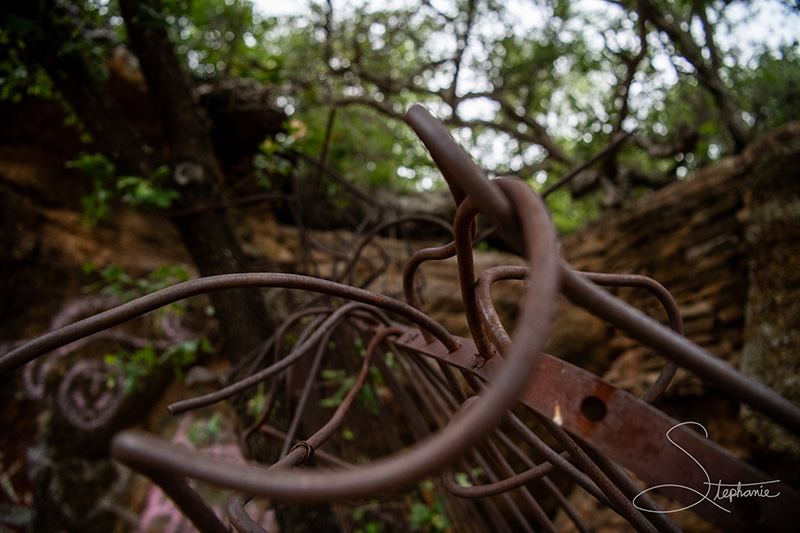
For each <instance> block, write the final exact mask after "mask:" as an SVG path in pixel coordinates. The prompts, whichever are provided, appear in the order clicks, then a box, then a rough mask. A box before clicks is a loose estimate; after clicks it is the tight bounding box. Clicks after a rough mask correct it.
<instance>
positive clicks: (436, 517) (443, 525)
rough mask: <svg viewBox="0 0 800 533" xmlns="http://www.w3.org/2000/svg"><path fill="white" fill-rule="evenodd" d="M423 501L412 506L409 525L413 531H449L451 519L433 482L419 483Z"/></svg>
mask: <svg viewBox="0 0 800 533" xmlns="http://www.w3.org/2000/svg"><path fill="white" fill-rule="evenodd" d="M419 489H420V492H421V493H422V498H423V501H424V502H425V503H423V502H416V503H414V504H413V505H412V506H411V512H410V515H409V525H410V526H411V530H412V531H429V532H438V531H449V530H450V520H449V519H448V517H447V511H446V510H445V508H444V504H443V503H442V500H441V498H439V497H438V496H437V494H436V490H435V487H434V484H433V482H431V481H423V482H422V483H420V485H419Z"/></svg>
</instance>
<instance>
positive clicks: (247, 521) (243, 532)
mask: <svg viewBox="0 0 800 533" xmlns="http://www.w3.org/2000/svg"><path fill="white" fill-rule="evenodd" d="M252 499H253V497H252V496H250V495H246V494H242V493H241V492H234V493H233V494H231V497H230V498H228V505H227V506H226V507H225V512H226V513H227V515H228V522H230V523H231V526H232V527H233V528H234V529H235V530H236V531H238V532H239V533H268V532H267V530H265V529H264V528H263V527H261V525H259V524H258V523H257V522H256V521H255V520H253V519H252V518H251V517H250V515H249V514H247V511H246V510H245V508H244V506H245V505H247V504H248V502H250V500H252Z"/></svg>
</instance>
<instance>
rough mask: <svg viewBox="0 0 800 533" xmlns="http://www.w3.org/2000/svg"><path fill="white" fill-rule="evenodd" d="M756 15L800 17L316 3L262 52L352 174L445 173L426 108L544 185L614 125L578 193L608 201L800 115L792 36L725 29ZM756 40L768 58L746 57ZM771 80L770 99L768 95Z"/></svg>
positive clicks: (270, 34) (689, 10)
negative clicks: (412, 127) (766, 37)
mask: <svg viewBox="0 0 800 533" xmlns="http://www.w3.org/2000/svg"><path fill="white" fill-rule="evenodd" d="M332 6H333V7H332ZM759 9H761V10H766V9H777V10H778V11H779V12H780V13H782V14H783V15H784V16H786V17H791V18H793V19H796V18H797V15H796V13H792V12H791V11H790V10H788V8H786V7H785V6H781V5H778V6H777V7H776V3H775V2H762V3H760V4H754V5H752V6H751V5H749V4H745V3H742V2H724V3H721V2H670V3H664V2H661V3H656V2H649V1H646V2H639V3H635V2H629V1H607V2H600V1H595V2H569V1H564V0H562V1H558V2H555V1H534V0H531V1H527V2H522V3H519V6H516V4H512V3H504V2H495V1H492V0H473V1H455V0H454V1H450V2H440V3H435V4H434V3H430V2H425V1H408V2H403V3H400V4H391V5H390V7H386V8H381V9H375V8H374V7H371V6H370V5H369V4H355V5H353V4H350V5H348V6H339V4H327V5H320V4H311V5H310V6H309V9H308V12H307V13H308V14H305V15H297V16H292V17H285V18H281V19H273V20H276V21H277V20H279V21H280V23H276V24H273V25H271V26H269V27H268V30H267V33H265V39H264V41H263V42H262V43H259V45H260V46H261V47H262V48H263V50H264V51H265V53H266V54H267V55H270V56H275V55H279V54H282V61H281V62H280V63H279V64H275V66H276V68H278V69H279V75H278V76H277V79H279V80H281V85H280V87H281V89H282V90H283V92H284V95H283V97H282V99H279V101H281V103H282V105H283V106H284V109H286V110H287V113H289V114H291V115H292V116H293V117H294V118H295V119H299V120H301V121H303V122H304V123H306V124H307V125H308V130H309V134H308V136H307V139H306V141H307V142H306V144H304V146H303V149H304V150H307V151H308V152H310V153H312V154H313V153H315V154H319V153H322V152H323V151H324V150H326V149H327V151H328V153H329V154H331V157H330V158H329V160H330V161H331V164H332V165H334V166H335V167H336V169H337V171H339V172H341V173H342V174H344V175H346V176H348V177H351V178H352V179H354V180H361V181H362V182H365V183H370V182H371V183H376V184H380V185H381V186H385V184H386V183H394V184H396V183H398V182H399V183H406V180H405V179H403V178H409V182H410V184H411V185H412V186H416V187H418V188H426V189H427V188H431V187H433V186H434V184H435V182H436V181H435V179H434V176H435V175H436V173H435V172H434V171H433V169H432V167H431V165H430V162H429V161H427V159H426V157H425V153H424V151H423V150H421V147H420V145H419V143H417V142H415V140H414V139H413V135H410V133H409V131H408V129H407V128H405V126H404V125H403V124H402V123H401V122H400V120H399V119H400V118H401V116H402V113H403V111H404V109H405V108H406V106H407V105H408V104H409V103H411V102H423V103H425V104H426V105H427V106H428V107H429V108H430V109H432V110H433V111H434V112H435V113H436V114H437V115H439V116H440V117H441V118H443V119H444V120H446V121H447V122H448V123H449V124H451V126H452V127H453V128H454V129H453V132H454V134H455V135H456V136H457V137H458V138H459V140H460V141H461V142H462V143H463V144H464V145H465V147H467V148H468V149H469V151H470V152H471V154H472V155H473V156H474V157H475V158H476V159H477V160H478V161H479V162H480V163H481V164H482V165H483V166H484V167H486V168H487V169H488V170H489V171H490V173H492V174H505V173H515V174H519V175H521V176H523V177H526V178H528V179H530V180H531V182H532V183H533V184H534V186H535V187H539V188H541V189H544V188H545V187H546V186H548V185H549V184H550V183H552V182H554V181H555V180H556V179H557V178H558V177H559V176H560V175H563V174H564V173H565V172H567V170H569V169H570V168H572V167H574V166H576V165H577V164H578V163H580V162H582V161H584V160H586V159H588V158H589V157H590V156H591V155H593V154H595V153H597V152H599V151H600V150H601V149H602V148H603V147H604V146H606V145H607V144H608V143H609V142H610V139H611V138H612V137H613V136H614V135H615V134H616V133H617V132H621V131H627V132H632V133H634V135H633V137H631V141H629V142H628V143H627V145H624V146H623V147H622V148H620V149H619V150H615V151H612V152H611V154H610V155H609V156H608V157H607V158H606V160H605V161H604V162H603V163H602V164H600V165H597V166H596V168H595V171H596V172H595V173H594V177H595V179H594V182H593V183H592V186H591V187H583V188H582V189H581V190H577V189H574V188H573V191H572V192H573V196H575V197H578V196H581V195H585V194H586V193H587V192H591V191H598V189H599V187H600V185H601V184H603V183H605V186H604V187H605V189H609V188H616V189H618V191H617V192H616V196H614V197H613V198H612V197H611V196H609V195H608V194H605V195H601V196H604V197H605V199H606V201H607V203H614V202H616V201H617V200H614V198H622V199H623V200H624V199H625V198H626V195H630V196H632V197H635V196H636V195H637V194H639V191H640V189H642V188H644V189H652V188H655V187H659V186H662V185H664V184H665V183H668V182H669V181H670V180H674V179H676V178H682V177H685V176H686V175H688V174H689V173H690V172H692V171H693V170H694V169H696V168H698V167H699V166H702V165H704V164H707V163H708V162H709V161H712V160H715V159H717V158H719V157H721V156H722V155H724V154H726V153H730V152H732V151H734V150H737V149H740V147H741V142H742V138H743V135H744V136H745V138H749V137H752V135H754V134H755V133H756V130H754V129H753V128H752V127H751V126H752V124H753V123H756V124H758V125H759V126H760V125H761V124H764V127H775V126H777V125H779V124H781V123H783V122H784V121H785V120H789V119H790V118H791V117H792V116H794V113H795V111H794V110H796V109H797V106H796V105H793V104H794V102H793V99H792V96H791V95H792V94H794V93H796V91H794V93H793V92H792V91H791V89H790V88H791V87H794V86H795V85H796V76H797V75H798V74H797V73H798V72H800V62H799V61H798V55H797V51H798V44H797V41H796V40H795V42H793V43H791V42H789V43H785V44H784V45H783V47H782V49H781V51H780V53H776V51H775V50H769V49H768V46H767V44H766V42H755V43H752V44H751V45H750V46H740V45H739V43H738V42H737V41H736V40H735V39H734V38H732V36H733V35H734V32H736V31H741V30H740V29H739V28H741V27H742V26H743V24H744V22H742V20H744V17H742V20H737V19H736V17H735V16H734V15H731V14H729V13H735V12H737V10H738V12H741V10H749V12H750V13H751V14H757V13H758V12H759ZM520 10H522V12H524V14H525V16H524V17H521V16H520V12H521V11H520ZM781 10H783V11H781ZM787 10H788V12H787ZM268 20H270V19H268ZM758 47H762V49H763V50H764V53H763V54H761V55H760V56H759V55H758V54H756V55H755V56H753V55H752V54H753V51H754V50H757V49H758ZM754 58H755V59H754ZM777 58H780V61H778V60H777ZM756 66H761V67H762V68H756ZM762 72H763V75H762ZM768 84H771V85H768ZM769 87H775V88H776V89H777V90H776V91H775V92H773V93H772V94H773V95H774V97H771V98H759V97H758V95H761V96H763V95H764V93H765V92H771V91H770V89H769ZM779 87H785V89H779ZM781 94H782V95H783V96H781ZM331 113H335V117H336V122H335V124H334V126H333V128H332V129H326V117H328V116H330V114H331ZM731 117H732V118H731ZM766 117H771V120H770V121H769V122H767V121H766V120H765V119H766ZM748 124H749V126H748ZM742 125H744V126H743V127H744V130H743V131H744V133H743V131H742ZM759 131H760V130H759ZM326 132H329V133H326ZM326 143H327V144H326ZM370 162H371V163H372V165H369V163H370ZM366 165H369V166H368V167H366ZM398 177H399V179H398ZM593 195H594V196H597V195H598V194H597V193H593ZM590 196H592V195H590ZM589 203H590V204H591V205H593V206H596V205H597V204H598V202H597V200H596V199H592V198H590V199H589ZM582 211H584V212H586V213H593V212H594V207H587V208H586V209H584V210H582ZM579 216H580V215H579ZM579 220H582V219H579ZM579 220H578V221H579Z"/></svg>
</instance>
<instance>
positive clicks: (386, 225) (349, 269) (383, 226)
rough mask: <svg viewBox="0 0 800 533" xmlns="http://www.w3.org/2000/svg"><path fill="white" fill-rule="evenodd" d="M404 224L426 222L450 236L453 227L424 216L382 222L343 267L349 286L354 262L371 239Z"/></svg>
mask: <svg viewBox="0 0 800 533" xmlns="http://www.w3.org/2000/svg"><path fill="white" fill-rule="evenodd" d="M406 222H427V223H428V224H434V225H436V226H439V227H441V228H442V229H444V230H445V231H446V232H448V233H449V234H450V235H452V234H453V226H452V225H451V224H450V223H449V222H445V221H444V220H442V219H440V218H438V217H435V216H432V215H425V214H412V215H403V216H401V217H398V218H396V219H394V220H390V221H388V222H384V223H383V224H381V225H379V226H377V227H376V228H374V229H372V230H370V232H369V233H367V234H366V235H365V236H364V239H363V240H362V241H361V243H360V244H359V245H358V248H356V250H355V252H353V257H352V258H350V261H349V262H348V263H347V266H346V267H345V270H344V271H345V272H349V273H350V278H349V280H348V281H349V283H350V284H351V285H352V284H353V282H354V281H355V279H354V276H355V269H354V268H353V267H354V266H355V264H356V262H358V259H359V258H360V257H361V252H362V251H364V248H366V246H367V245H368V244H369V243H370V242H372V239H374V238H375V236H376V235H378V234H379V233H380V232H382V231H384V230H386V229H389V228H391V227H394V226H399V225H401V224H405V223H406Z"/></svg>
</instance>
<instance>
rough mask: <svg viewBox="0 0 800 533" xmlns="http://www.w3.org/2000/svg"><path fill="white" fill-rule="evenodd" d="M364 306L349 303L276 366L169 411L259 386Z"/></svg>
mask: <svg viewBox="0 0 800 533" xmlns="http://www.w3.org/2000/svg"><path fill="white" fill-rule="evenodd" d="M362 305H364V304H360V303H349V304H345V305H344V306H342V307H340V308H339V309H337V310H336V311H334V312H333V313H331V315H330V316H329V317H327V318H326V319H325V320H324V321H322V323H321V324H320V325H319V326H318V327H317V328H316V329H314V331H313V332H312V333H311V335H310V336H309V337H308V339H306V340H305V341H304V342H303V343H301V344H300V345H299V346H297V347H295V348H294V349H293V350H292V351H291V353H290V354H289V355H287V356H286V357H283V358H281V359H279V360H278V361H276V362H275V363H274V364H272V365H270V366H268V367H267V368H265V369H263V370H261V371H259V372H256V373H255V374H251V375H249V376H247V377H246V378H244V379H242V380H239V381H237V382H236V383H233V384H232V385H228V386H227V387H224V388H222V389H219V390H216V391H214V392H211V393H208V394H204V395H202V396H196V397H194V398H191V399H189V400H182V401H179V402H175V403H172V404H170V405H169V406H168V407H167V409H168V410H169V412H170V413H172V414H178V413H182V412H184V411H189V410H191V409H198V408H200V407H206V406H208V405H211V404H213V403H216V402H219V401H222V400H224V399H226V398H229V397H231V396H233V395H234V394H236V393H237V392H241V391H243V390H245V389H248V388H250V387H252V386H254V385H257V384H258V383H260V382H261V381H264V380H265V379H267V378H269V377H270V376H274V375H275V374H277V373H278V372H281V371H282V370H286V369H287V368H289V367H290V366H292V365H293V364H294V363H295V362H296V361H297V360H298V359H300V358H301V357H303V356H304V355H305V354H306V353H307V352H308V351H309V350H311V349H312V348H313V347H314V346H315V345H316V344H317V343H318V342H319V340H320V338H322V337H324V336H325V335H327V334H328V332H329V331H330V330H331V328H333V327H335V326H336V324H338V323H339V322H341V320H342V318H343V317H344V316H345V315H347V314H348V313H350V312H352V311H353V309H354V308H356V307H357V306H362Z"/></svg>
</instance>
